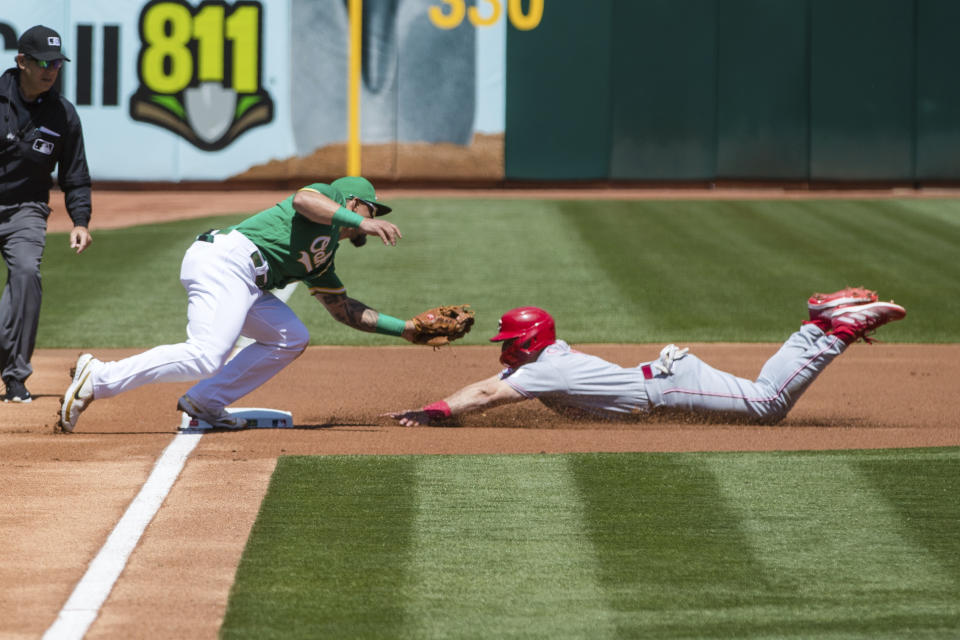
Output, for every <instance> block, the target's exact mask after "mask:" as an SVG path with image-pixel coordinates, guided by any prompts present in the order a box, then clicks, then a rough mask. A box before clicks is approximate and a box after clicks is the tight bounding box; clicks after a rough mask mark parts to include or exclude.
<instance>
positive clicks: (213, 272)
mask: <svg viewBox="0 0 960 640" xmlns="http://www.w3.org/2000/svg"><path fill="white" fill-rule="evenodd" d="M256 251H257V247H256V246H255V245H254V244H253V243H252V242H251V241H250V240H249V239H248V238H247V237H246V236H244V235H243V234H242V233H240V232H238V231H231V232H230V233H228V234H216V235H214V236H213V242H204V241H199V240H198V241H196V242H194V243H193V244H192V245H191V246H190V248H189V249H187V252H186V254H185V255H184V257H183V264H182V266H181V268H180V282H181V283H182V284H183V287H184V289H186V290H187V341H186V342H181V343H180V344H170V345H164V346H159V347H154V348H153V349H150V350H149V351H146V352H144V353H141V354H139V355H135V356H131V357H129V358H125V359H123V360H118V361H115V362H106V363H104V364H103V366H100V367H97V368H96V369H94V371H93V372H92V374H91V378H92V380H93V397H94V399H99V398H110V397H113V396H115V395H118V394H120V393H122V392H124V391H127V390H129V389H135V388H137V387H139V386H141V385H144V384H148V383H153V382H188V381H193V380H200V382H198V383H197V384H196V385H194V386H193V387H192V388H191V389H190V390H189V391H188V392H187V393H188V394H189V395H190V397H191V398H193V399H194V400H196V401H197V402H198V403H200V404H201V405H203V406H204V407H206V408H207V409H211V410H216V409H219V408H222V407H224V406H227V405H229V404H232V403H233V402H234V401H236V400H238V399H240V398H241V397H243V396H244V395H246V394H247V393H249V392H250V391H252V390H254V389H256V388H257V387H259V386H261V385H262V384H263V383H265V382H266V381H267V380H269V379H270V378H272V377H273V376H274V375H276V374H277V373H278V372H279V371H280V370H281V369H283V368H284V367H285V366H287V365H288V364H290V363H291V362H292V361H293V360H295V359H296V358H297V356H299V355H300V354H301V353H302V352H303V350H304V349H306V348H307V345H308V344H309V342H310V334H309V332H308V331H307V328H306V327H305V326H304V324H303V322H301V321H300V319H299V318H298V317H297V316H296V314H295V313H294V312H293V310H291V309H290V307H288V306H287V305H286V304H285V303H284V302H282V301H281V300H278V299H277V298H276V297H275V296H274V295H273V294H272V293H269V292H264V291H262V290H260V289H259V288H258V287H257V286H256V284H255V283H256V280H257V276H258V275H262V273H263V272H264V270H265V269H266V265H265V264H264V265H263V266H261V267H259V268H258V267H255V266H254V263H253V260H252V259H251V255H252V254H253V253H254V252H256ZM261 262H262V260H261ZM241 335H244V336H246V337H248V338H251V339H252V340H254V342H252V343H251V344H249V345H248V346H247V347H245V348H244V349H243V350H242V351H240V353H238V354H237V355H236V356H234V357H233V358H232V359H230V360H229V362H228V361H227V359H228V358H229V356H230V353H231V350H232V349H233V346H234V344H235V343H236V341H237V338H238V337H239V336H241Z"/></svg>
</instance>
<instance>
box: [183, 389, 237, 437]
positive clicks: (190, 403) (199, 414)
mask: <svg viewBox="0 0 960 640" xmlns="http://www.w3.org/2000/svg"><path fill="white" fill-rule="evenodd" d="M177 410H178V411H183V412H184V413H185V414H187V415H188V416H190V417H191V418H193V419H195V420H198V421H200V422H206V423H207V424H209V425H210V427H211V428H213V429H243V428H244V427H246V426H247V421H246V420H244V419H243V418H240V417H237V416H233V415H230V413H229V412H228V411H227V410H226V409H225V408H223V407H220V409H219V410H214V409H208V408H207V407H204V406H202V405H201V404H200V403H198V402H197V401H196V400H194V399H193V398H191V397H190V396H188V395H187V394H184V395H182V396H180V399H179V400H177Z"/></svg>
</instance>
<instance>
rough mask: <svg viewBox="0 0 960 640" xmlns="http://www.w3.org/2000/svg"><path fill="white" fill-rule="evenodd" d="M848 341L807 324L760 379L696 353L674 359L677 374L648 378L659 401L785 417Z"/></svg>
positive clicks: (769, 418)
mask: <svg viewBox="0 0 960 640" xmlns="http://www.w3.org/2000/svg"><path fill="white" fill-rule="evenodd" d="M846 347H847V345H846V343H845V342H844V341H843V340H840V339H839V338H837V337H835V336H832V335H826V334H824V332H823V331H822V330H821V329H820V328H818V327H817V326H816V325H813V324H806V325H803V327H801V328H800V330H799V331H797V332H796V333H794V334H793V335H791V336H790V337H789V338H788V339H787V341H786V342H784V343H783V346H781V347H780V349H779V350H778V351H777V353H775V354H774V355H773V357H772V358H770V359H769V360H768V361H767V362H766V364H764V366H763V368H762V369H761V370H760V375H759V377H758V378H757V379H756V381H752V380H747V379H744V378H739V377H737V376H735V375H733V374H731V373H727V372H725V371H720V370H719V369H715V368H713V367H711V366H710V365H708V364H707V363H705V362H704V361H703V360H700V359H699V358H697V357H696V356H694V355H692V354H687V355H686V356H684V357H683V358H681V359H680V360H677V361H676V363H675V364H674V369H673V374H671V375H658V376H655V377H654V378H653V379H651V380H647V385H646V386H647V392H648V395H649V397H650V401H651V404H652V405H653V406H655V407H656V406H666V407H673V408H678V409H685V410H689V411H698V412H703V411H707V412H717V413H725V414H735V415H740V416H743V417H745V418H749V419H751V420H756V421H758V422H765V423H775V422H778V421H780V420H782V419H783V418H784V417H785V416H786V415H787V413H788V412H789V411H790V409H792V408H793V406H794V405H795V404H796V402H797V400H799V399H800V396H801V395H802V394H803V392H804V391H806V390H807V388H808V387H809V386H810V384H811V383H812V382H813V381H814V380H815V379H816V377H817V376H818V375H820V372H821V371H823V370H824V369H825V368H826V367H827V365H828V364H830V363H831V362H832V361H833V359H834V358H836V357H837V356H838V355H840V354H841V353H843V351H844V350H845V349H846Z"/></svg>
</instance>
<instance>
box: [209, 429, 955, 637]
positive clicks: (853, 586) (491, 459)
mask: <svg viewBox="0 0 960 640" xmlns="http://www.w3.org/2000/svg"><path fill="white" fill-rule="evenodd" d="M958 464H960V449H956V448H949V449H941V450H921V451H899V450H891V451H867V452H840V453H838V452H818V453H744V454H740V453H685V454H644V453H624V454H575V455H566V456H519V455H517V456H437V457H432V456H412V457H410V456H385V457H372V456H371V457H366V456H352V457H351V456H346V457H344V456H332V457H316V458H282V459H281V460H280V462H279V463H278V467H277V472H276V474H275V475H274V478H273V480H272V482H271V486H270V489H269V491H268V494H267V498H266V500H265V501H264V504H263V506H262V508H261V513H260V515H259V516H258V518H257V522H256V524H255V526H254V530H253V533H252V535H251V538H250V540H249V542H248V545H247V549H246V551H245V553H244V557H243V559H242V561H241V564H240V568H239V570H238V574H237V582H236V584H235V586H234V589H233V591H232V593H231V598H230V602H229V605H228V611H227V617H226V620H225V621H224V626H223V634H222V635H223V636H224V637H255V638H315V637H349V638H379V637H389V638H428V637H551V638H553V637H563V638H569V637H578V638H579V637H590V638H604V637H654V638H691V637H710V638H781V637H804V638H807V637H817V638H826V637H829V638H902V637H911V638H955V637H960V560H958V558H960V542H958V540H957V536H956V531H957V529H958V525H960V506H958V503H957V499H956V496H957V494H958V492H960V480H958V478H960V473H958V471H960V469H958Z"/></svg>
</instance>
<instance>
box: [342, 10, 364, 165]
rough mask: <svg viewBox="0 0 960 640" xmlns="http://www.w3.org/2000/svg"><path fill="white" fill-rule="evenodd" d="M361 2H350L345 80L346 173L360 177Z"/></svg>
mask: <svg viewBox="0 0 960 640" xmlns="http://www.w3.org/2000/svg"><path fill="white" fill-rule="evenodd" d="M362 10H363V0H350V5H349V14H350V15H349V18H350V44H349V48H350V50H349V55H348V58H349V61H348V67H349V69H348V74H349V77H348V79H347V94H348V95H347V173H346V175H348V176H359V175H360V69H361V66H360V64H361V48H360V44H361V40H362V38H363V29H362V26H363V17H362Z"/></svg>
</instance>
